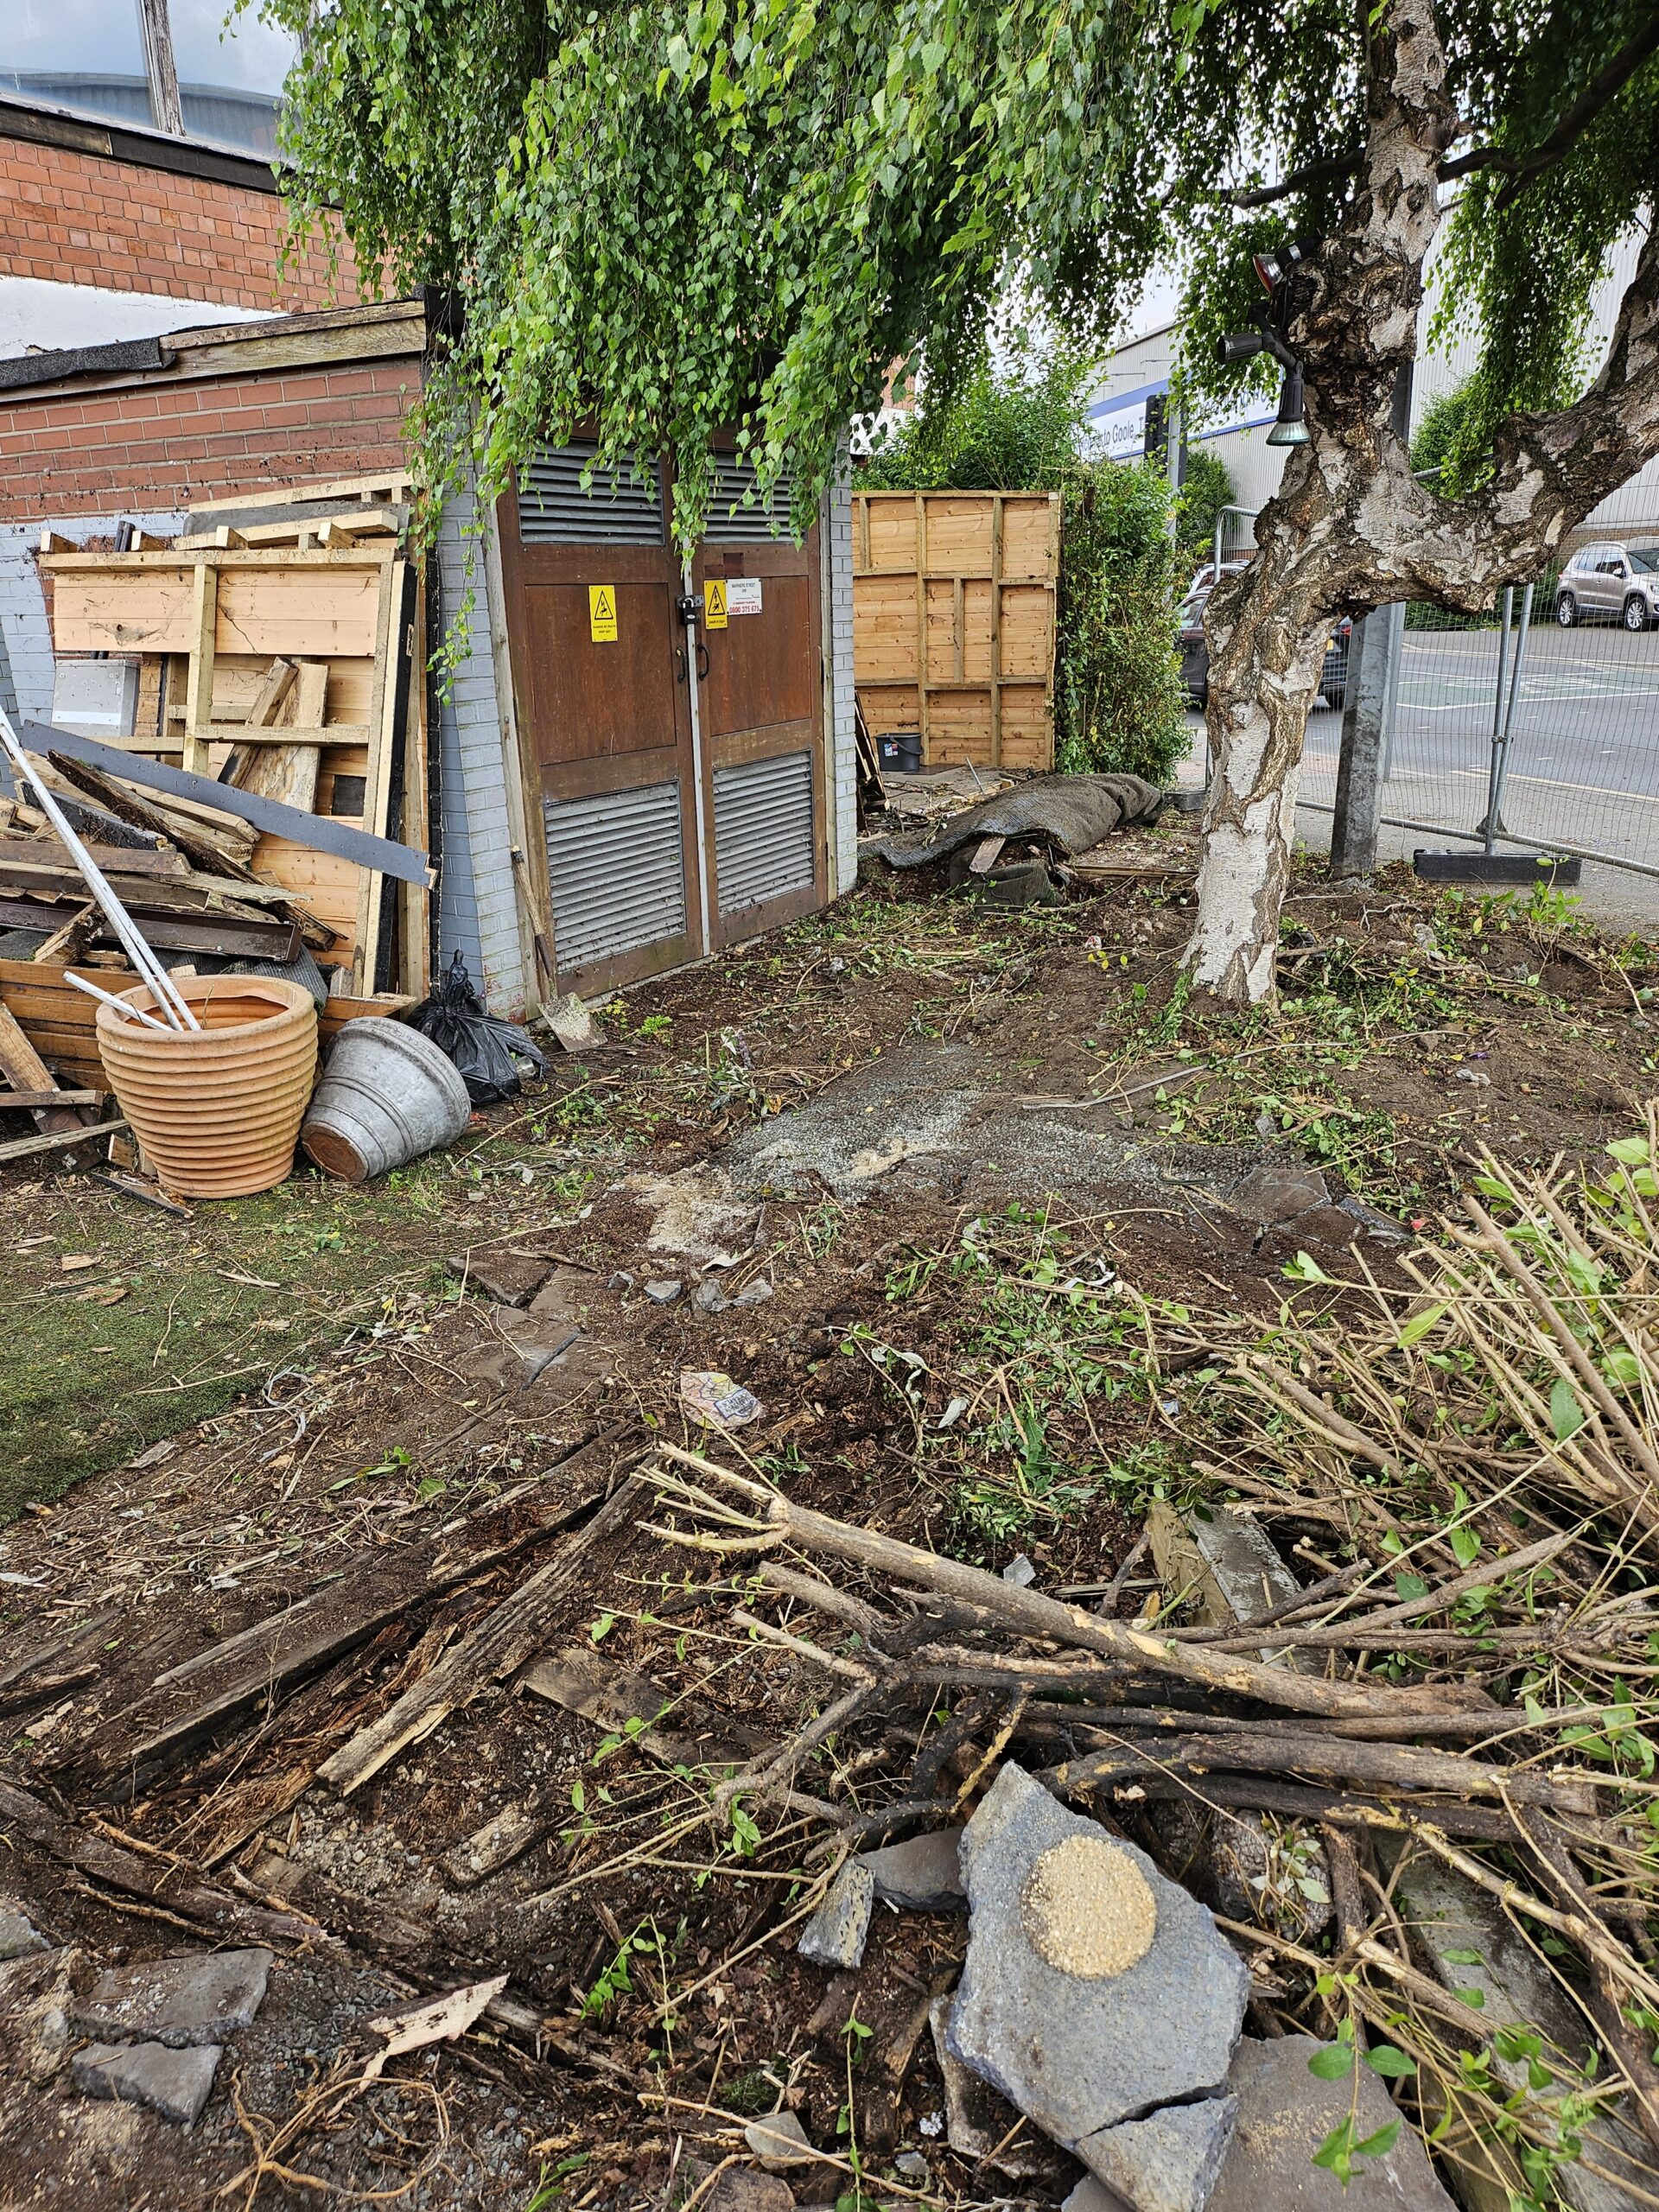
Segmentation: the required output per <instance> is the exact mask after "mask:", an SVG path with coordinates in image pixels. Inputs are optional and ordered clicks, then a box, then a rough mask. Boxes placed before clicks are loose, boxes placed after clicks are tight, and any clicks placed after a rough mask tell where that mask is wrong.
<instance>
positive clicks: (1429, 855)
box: [1411, 846, 1584, 889]
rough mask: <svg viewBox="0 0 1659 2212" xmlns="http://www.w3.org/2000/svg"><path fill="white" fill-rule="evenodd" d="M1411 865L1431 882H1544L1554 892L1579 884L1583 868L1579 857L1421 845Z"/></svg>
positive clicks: (1414, 871) (1412, 858)
mask: <svg viewBox="0 0 1659 2212" xmlns="http://www.w3.org/2000/svg"><path fill="white" fill-rule="evenodd" d="M1411 865H1412V871H1413V873H1414V874H1416V875H1421V877H1422V878H1423V879H1424V880H1425V881H1426V882H1429V883H1449V882H1452V881H1463V882H1468V883H1542V884H1545V885H1547V886H1548V887H1550V888H1552V889H1554V888H1556V887H1560V886H1561V885H1565V884H1569V883H1576V882H1577V881H1578V880H1579V877H1580V874H1582V873H1583V869H1584V863H1583V861H1581V860H1580V859H1579V858H1578V856H1577V855H1570V856H1563V855H1557V854H1554V853H1458V852H1444V853H1437V852H1431V851H1429V850H1428V849H1427V848H1425V847H1422V846H1419V848H1418V849H1417V850H1416V851H1415V852H1414V854H1413V855H1412V856H1411Z"/></svg>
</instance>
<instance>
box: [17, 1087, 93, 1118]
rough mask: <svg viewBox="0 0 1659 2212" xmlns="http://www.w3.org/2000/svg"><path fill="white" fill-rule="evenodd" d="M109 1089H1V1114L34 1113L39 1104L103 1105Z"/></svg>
mask: <svg viewBox="0 0 1659 2212" xmlns="http://www.w3.org/2000/svg"><path fill="white" fill-rule="evenodd" d="M109 1095H110V1094H109V1092H108V1091H107V1090H60V1089H54V1090H0V1114H26V1113H32V1112H33V1111H34V1109H35V1107H37V1106H101V1105H102V1104H103V1103H104V1101H105V1099H106V1098H107V1097H108V1096H109Z"/></svg>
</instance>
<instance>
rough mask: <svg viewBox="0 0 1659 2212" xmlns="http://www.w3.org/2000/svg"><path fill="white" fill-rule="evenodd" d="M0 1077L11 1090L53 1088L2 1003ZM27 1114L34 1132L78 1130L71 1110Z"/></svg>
mask: <svg viewBox="0 0 1659 2212" xmlns="http://www.w3.org/2000/svg"><path fill="white" fill-rule="evenodd" d="M90 1003H91V1001H88V1004H90ZM0 1075H3V1076H4V1077H5V1078H6V1081H7V1083H8V1084H10V1086H11V1088H12V1089H13V1090H52V1089H53V1088H54V1085H53V1081H52V1071H51V1070H50V1069H49V1068H48V1066H47V1065H46V1062H45V1061H44V1060H43V1059H42V1058H41V1056H40V1054H39V1053H38V1052H36V1051H35V1047H34V1046H33V1045H32V1044H30V1042H29V1039H28V1038H27V1037H26V1036H24V1034H23V1032H22V1027H21V1025H20V1023H19V1021H18V1019H17V1016H16V1014H14V1013H13V1011H12V1009H11V1007H10V1005H8V1004H7V1003H6V1002H5V1001H3V1000H0ZM30 1110H31V1113H32V1116H33V1118H34V1122H35V1128H37V1129H41V1130H43V1131H45V1132H47V1133H48V1134H54V1133H57V1132H60V1131H63V1130H70V1129H77V1128H79V1127H80V1126H81V1116H80V1114H79V1111H78V1110H77V1109H75V1108H74V1107H73V1106H69V1105H67V1104H66V1105H60V1106H37V1107H35V1108H32V1109H30Z"/></svg>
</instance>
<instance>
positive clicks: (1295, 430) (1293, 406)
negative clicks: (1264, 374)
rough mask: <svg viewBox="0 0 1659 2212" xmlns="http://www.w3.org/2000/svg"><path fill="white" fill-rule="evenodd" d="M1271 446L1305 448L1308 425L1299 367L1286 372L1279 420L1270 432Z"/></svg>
mask: <svg viewBox="0 0 1659 2212" xmlns="http://www.w3.org/2000/svg"><path fill="white" fill-rule="evenodd" d="M1306 443H1307V425H1306V423H1305V422H1303V420H1302V372H1301V369H1300V365H1299V366H1297V367H1294V368H1288V369H1287V370H1286V371H1285V380H1284V382H1283V384H1281V385H1280V387H1279V419H1278V421H1277V422H1276V423H1274V426H1273V428H1272V429H1270V430H1269V431H1268V444H1269V445H1270V446H1305V445H1306Z"/></svg>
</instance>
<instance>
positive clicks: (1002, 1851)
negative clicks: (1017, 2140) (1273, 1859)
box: [948, 1760, 1249, 2150]
mask: <svg viewBox="0 0 1659 2212" xmlns="http://www.w3.org/2000/svg"><path fill="white" fill-rule="evenodd" d="M1069 1838H1078V1839H1085V1838H1086V1839H1090V1840H1092V1841H1094V1842H1095V1843H1097V1844H1099V1845H1101V1846H1103V1847H1109V1849H1110V1851H1111V1853H1113V1855H1114V1859H1116V1855H1117V1854H1126V1855H1127V1859H1128V1866H1127V1868H1124V1869H1123V1873H1124V1884H1123V1886H1124V1888H1125V1890H1126V1891H1128V1890H1129V1889H1131V1888H1132V1889H1133V1891H1135V1897H1136V1901H1137V1910H1138V1913H1139V1919H1138V1922H1137V1923H1136V1924H1137V1926H1138V1929H1139V1937H1138V1940H1139V1941H1140V1942H1141V1944H1142V1945H1143V1946H1144V1948H1143V1949H1142V1950H1141V1951H1140V1952H1139V1953H1138V1954H1137V1955H1135V1956H1134V1957H1133V1958H1132V1959H1130V1960H1129V1961H1128V1963H1126V1964H1125V1965H1124V1966H1123V1967H1122V1969H1121V1970H1119V1971H1114V1972H1110V1973H1104V1972H1101V1973H1090V1974H1084V1973H1080V1972H1077V1971H1071V1970H1068V1969H1067V1968H1066V1967H1064V1966H1059V1965H1054V1964H1051V1963H1050V1961H1049V1959H1048V1958H1046V1957H1045V1956H1044V1955H1042V1954H1041V1953H1040V1952H1039V1950H1038V1948H1037V1946H1036V1943H1035V1942H1033V1938H1032V1936H1031V1934H1030V1933H1029V1932H1028V1929H1027V1910H1026V1892H1027V1882H1028V1880H1029V1878H1030V1877H1031V1875H1032V1873H1033V1869H1034V1868H1035V1867H1036V1866H1037V1862H1038V1860H1039V1859H1040V1858H1041V1857H1042V1856H1043V1854H1044V1853H1046V1852H1047V1851H1048V1850H1050V1849H1051V1848H1052V1847H1054V1846H1057V1845H1059V1844H1062V1843H1065V1841H1066V1840H1067V1839H1069ZM961 1859H962V1870H963V1878H964V1880H965V1882H966V1885H967V1890H968V1898H969V1912H970V1914H971V1923H970V1928H969V1941H968V1956H967V1961H966V1963H965V1965H964V1967H963V1975H962V1982H961V1986H960V1987H959V1989H958V1992H957V2001H956V2004H955V2005H954V2006H953V2008H952V2010H951V2014H950V2029H949V2035H948V2039H949V2043H950V2049H951V2050H952V2051H953V2052H954V2053H955V2055H956V2056H957V2057H958V2058H960V2059H961V2060H963V2063H965V2064H967V2065H969V2066H970V2067H972V2068H973V2069H974V2070H975V2071H976V2073H977V2074H979V2075H982V2077H983V2078H984V2079H985V2080H986V2081H988V2082H991V2083H992V2084H993V2085H994V2087H995V2088H998V2089H1000V2090H1001V2093H1002V2094H1003V2095H1004V2096H1006V2097H1007V2098H1008V2099H1009V2100H1010V2101H1012V2102H1013V2103H1014V2104H1015V2105H1017V2106H1018V2107H1019V2108H1020V2111H1021V2112H1023V2113H1026V2114H1027V2117H1028V2118H1030V2119H1031V2120H1033V2121H1034V2122H1035V2123H1036V2125H1037V2126H1039V2127H1040V2128H1041V2129H1042V2130H1043V2132H1044V2133H1045V2134H1046V2135H1049V2136H1051V2137H1052V2139H1054V2140H1055V2141H1056V2142H1058V2143H1060V2144H1063V2145H1065V2147H1066V2148H1067V2149H1068V2150H1069V2149H1071V2148H1073V2147H1075V2145H1077V2144H1078V2143H1079V2142H1080V2141H1081V2140H1082V2139H1083V2138H1084V2136H1087V2135H1093V2134H1095V2133H1096V2132H1097V2131H1098V2130H1099V2129H1101V2128H1103V2127H1111V2126H1116V2124H1117V2123H1118V2122H1119V2121H1120V2120H1135V2119H1139V2118H1141V2116H1142V2115H1143V2114H1144V2113H1147V2112H1150V2111H1152V2110H1154V2108H1155V2107H1158V2106H1160V2105H1164V2104H1168V2103H1170V2102H1172V2101H1176V2100H1179V2099H1182V2098H1188V2097H1192V2096H1196V2095H1200V2094H1206V2093H1208V2092H1210V2091H1212V2090H1215V2089H1217V2088H1220V2086H1221V2084H1222V2082H1223V2081H1224V2079H1225V2077H1226V2073H1227V2067H1228V2063H1229V2062H1230V2059H1231V2057H1232V2054H1233V2048H1234V2046H1235V2044H1236V2043H1237V2041H1238V2034H1239V2028H1240V2025H1241V2024H1242V2022H1243V2016H1244V2005H1245V2000H1246V1999H1247V1997H1248V1996H1249V1975H1248V1974H1247V1973H1246V1971H1245V1968H1244V1967H1243V1963H1242V1961H1240V1960H1239V1959H1238V1958H1237V1957H1236V1955H1235V1954H1234V1953H1233V1952H1232V1951H1231V1950H1230V1948H1229V1947H1228V1945H1227V1944H1226V1943H1225V1942H1224V1941H1223V1940H1222V1937H1221V1936H1220V1935H1219V1933H1218V1932H1217V1929H1216V1927H1215V1924H1214V1922H1213V1921H1212V1919H1211V1916H1210V1914H1209V1912H1208V1911H1207V1910H1205V1907H1204V1906H1203V1905H1201V1904H1199V1903H1198V1900H1197V1898H1196V1897H1190V1896H1189V1895H1188V1894H1187V1892H1186V1891H1185V1890H1183V1889H1180V1888H1179V1887H1178V1886H1177V1885H1175V1884H1174V1883H1173V1882H1171V1881H1168V1880H1167V1879H1166V1878H1165V1877H1164V1876H1163V1875H1162V1874H1161V1873H1160V1872H1159V1871H1158V1869H1157V1867H1156V1866H1154V1864H1153V1862H1152V1860H1151V1859H1148V1858H1147V1855H1146V1853H1144V1852H1143V1851H1140V1850H1138V1849H1137V1848H1136V1847H1135V1845H1133V1844H1131V1843H1128V1842H1123V1841H1121V1840H1118V1839H1116V1838H1109V1837H1108V1836H1107V1834H1106V1832H1105V1830H1104V1829H1103V1828H1102V1827H1100V1825H1099V1823H1098V1822H1097V1821H1090V1820H1087V1819H1085V1818H1084V1816H1083V1815H1080V1814H1077V1813H1071V1812H1068V1811H1067V1810H1066V1809H1065V1807H1064V1806H1062V1805H1060V1804H1058V1803H1057V1802H1056V1801H1055V1800H1054V1799H1053V1798H1052V1797H1051V1796H1049V1794H1048V1792H1047V1791H1046V1789H1043V1788H1042V1787H1041V1785H1040V1784H1039V1783H1036V1782H1033V1779H1032V1778H1031V1777H1030V1776H1029V1775H1028V1774H1027V1773H1026V1772H1025V1771H1024V1770H1023V1769H1022V1768H1020V1766H1018V1765H1016V1764H1014V1762H1013V1761H1012V1760H1010V1761H1009V1762H1008V1763H1007V1764H1006V1765H1005V1766H1004V1767H1003V1769H1002V1771H1001V1774H1000V1775H999V1776H998V1777H997V1778H996V1781H995V1783H994V1784H993V1785H992V1788H991V1789H990V1790H989V1792H988V1794H987V1796H986V1797H985V1799H984V1802H982V1804H981V1806H980V1808H979V1810H978V1811H977V1812H976V1814H975V1815H974V1817H973V1819H972V1820H971V1821H969V1823H968V1826H967V1827H966V1829H965V1830H964V1831H963V1840H962V1847H961ZM1118 1863H1119V1864H1120V1865H1121V1864H1122V1862H1121V1860H1120V1861H1118ZM1090 1910H1094V1911H1095V1918H1094V1920H1093V1921H1092V1922H1091V1921H1090V1919H1089V1917H1088V1915H1087V1913H1084V1914H1083V1916H1082V1917H1081V1918H1080V1919H1079V1920H1078V1921H1077V1925H1076V1933H1077V1937H1078V1939H1079V1942H1080V1946H1081V1949H1082V1950H1083V1951H1086V1950H1087V1948H1088V1947H1089V1944H1090V1942H1093V1941H1094V1940H1095V1938H1096V1936H1100V1935H1101V1934H1102V1932H1103V1931H1105V1932H1106V1933H1109V1932H1110V1931H1111V1929H1112V1926H1113V1922H1114V1916H1113V1914H1112V1913H1111V1912H1110V1911H1109V1910H1108V1909H1107V1907H1106V1906H1105V1905H1104V1904H1102V1905H1101V1906H1100V1907H1099V1908H1098V1910H1096V1909H1095V1908H1094V1907H1092V1906H1091V1907H1090ZM1129 1948H1133V1946H1130V1947H1129Z"/></svg>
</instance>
